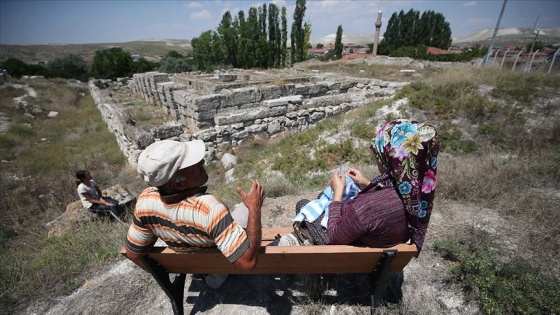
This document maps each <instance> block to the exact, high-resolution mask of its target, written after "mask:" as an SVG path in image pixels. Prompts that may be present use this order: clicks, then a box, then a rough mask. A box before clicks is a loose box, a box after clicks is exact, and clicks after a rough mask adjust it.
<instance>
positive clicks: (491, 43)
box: [483, 0, 507, 66]
mask: <svg viewBox="0 0 560 315" xmlns="http://www.w3.org/2000/svg"><path fill="white" fill-rule="evenodd" d="M506 3H507V0H504V4H503V5H502V11H500V17H498V23H496V28H494V35H492V40H490V46H488V52H487V53H486V56H484V62H483V63H484V65H485V66H486V64H487V63H488V59H489V58H490V54H491V53H492V49H493V46H494V40H495V39H496V34H498V29H499V28H500V22H501V21H502V15H504V10H505V9H506Z"/></svg>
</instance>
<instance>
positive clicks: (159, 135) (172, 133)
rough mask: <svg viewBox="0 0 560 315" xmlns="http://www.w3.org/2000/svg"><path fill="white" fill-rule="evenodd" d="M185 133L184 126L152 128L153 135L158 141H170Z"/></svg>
mask: <svg viewBox="0 0 560 315" xmlns="http://www.w3.org/2000/svg"><path fill="white" fill-rule="evenodd" d="M182 133H183V125H181V124H176V125H161V126H157V127H154V128H152V135H153V136H154V138H156V139H168V138H171V137H177V136H179V135H180V134H182Z"/></svg>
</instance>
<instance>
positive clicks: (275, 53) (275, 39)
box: [268, 3, 282, 67]
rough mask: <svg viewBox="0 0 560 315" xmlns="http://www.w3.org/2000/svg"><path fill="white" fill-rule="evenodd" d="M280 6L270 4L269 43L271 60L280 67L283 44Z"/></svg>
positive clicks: (274, 65)
mask: <svg viewBox="0 0 560 315" xmlns="http://www.w3.org/2000/svg"><path fill="white" fill-rule="evenodd" d="M278 14H279V11H278V7H277V6H276V5H275V4H274V3H269V4H268V43H269V46H270V52H271V53H270V56H269V62H270V65H271V66H273V67H280V63H281V44H282V38H281V34H280V21H279V20H278Z"/></svg>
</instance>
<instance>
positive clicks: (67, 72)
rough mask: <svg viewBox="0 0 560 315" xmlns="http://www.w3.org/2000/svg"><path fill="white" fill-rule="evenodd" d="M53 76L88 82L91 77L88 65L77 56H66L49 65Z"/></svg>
mask: <svg viewBox="0 0 560 315" xmlns="http://www.w3.org/2000/svg"><path fill="white" fill-rule="evenodd" d="M47 68H48V69H49V70H50V72H51V75H52V76H54V77H59V78H66V79H70V78H72V79H78V80H80V81H83V82H85V81H87V80H88V75H89V66H88V64H87V63H86V62H85V61H84V60H83V59H82V58H80V57H78V56H76V55H72V54H70V55H66V56H64V57H59V58H55V59H53V60H51V61H49V63H48V64H47Z"/></svg>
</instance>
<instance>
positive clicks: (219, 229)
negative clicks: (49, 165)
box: [125, 140, 265, 288]
mask: <svg viewBox="0 0 560 315" xmlns="http://www.w3.org/2000/svg"><path fill="white" fill-rule="evenodd" d="M205 150H206V147H205V145H204V142H203V141H201V140H194V141H190V142H178V141H172V140H162V141H157V142H154V143H153V144H151V145H150V146H148V147H147V148H146V149H145V150H144V151H143V152H142V153H141V154H140V157H139V159H138V172H139V173H140V174H141V175H142V176H143V177H144V180H145V181H146V182H147V183H148V184H149V185H150V186H152V187H149V188H147V189H145V190H144V191H143V192H142V193H141V194H140V196H139V197H138V200H137V202H136V207H135V209H134V217H133V221H132V224H131V225H130V228H129V230H128V233H127V236H126V240H125V246H126V256H127V257H128V258H129V259H130V260H132V261H134V262H135V263H136V264H138V265H139V266H141V267H143V268H144V269H146V268H145V266H144V264H143V263H142V261H141V259H142V257H144V255H146V253H147V252H148V251H149V250H150V249H151V248H152V246H153V245H154V244H155V242H156V240H157V238H158V237H159V238H160V239H162V240H163V241H165V242H166V243H167V245H168V246H169V247H170V248H171V249H173V250H175V251H184V250H190V249H192V248H212V247H217V248H218V249H219V250H220V251H221V252H222V253H223V255H224V256H225V257H226V258H227V259H228V260H229V261H230V262H231V263H232V264H233V265H235V266H236V267H238V268H240V269H243V270H250V269H253V268H254V267H255V266H256V263H257V259H258V253H259V247H260V242H261V207H262V203H263V201H264V198H265V192H264V188H263V187H262V186H261V184H260V183H259V181H258V180H255V179H253V180H252V184H251V188H250V190H249V192H248V193H245V192H244V191H243V190H242V189H241V188H239V187H238V188H237V193H238V194H239V195H240V197H241V199H242V201H243V204H239V205H236V206H235V207H234V208H233V210H232V211H231V212H230V211H229V210H228V208H227V207H226V206H225V205H224V204H223V203H222V202H221V201H220V199H218V197H216V196H214V195H212V194H209V193H207V192H206V191H207V187H206V186H204V185H205V184H206V182H207V181H208V174H207V173H206V170H205V169H204V153H205ZM244 227H245V229H244ZM225 278H226V275H209V276H206V283H207V284H208V285H210V286H211V287H213V288H216V287H219V286H220V285H221V284H222V283H223V282H224V281H225Z"/></svg>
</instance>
